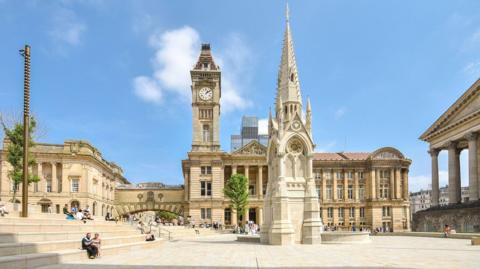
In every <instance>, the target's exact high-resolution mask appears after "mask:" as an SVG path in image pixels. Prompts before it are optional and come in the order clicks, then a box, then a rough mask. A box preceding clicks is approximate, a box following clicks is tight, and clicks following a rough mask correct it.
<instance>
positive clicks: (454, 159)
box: [448, 142, 461, 204]
mask: <svg viewBox="0 0 480 269" xmlns="http://www.w3.org/2000/svg"><path fill="white" fill-rule="evenodd" d="M460 193H461V187H460V152H459V150H458V149H457V143H456V142H450V143H449V145H448V199H449V203H450V204H456V203H458V202H461V196H460Z"/></svg>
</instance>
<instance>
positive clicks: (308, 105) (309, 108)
mask: <svg viewBox="0 0 480 269" xmlns="http://www.w3.org/2000/svg"><path fill="white" fill-rule="evenodd" d="M309 111H312V107H311V105H310V96H307V112H309Z"/></svg>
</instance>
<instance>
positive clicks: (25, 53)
mask: <svg viewBox="0 0 480 269" xmlns="http://www.w3.org/2000/svg"><path fill="white" fill-rule="evenodd" d="M20 55H22V57H23V58H24V59H25V63H24V83H23V185H22V217H24V218H26V217H28V142H29V135H28V133H29V132H28V127H29V120H30V116H29V114H30V46H29V45H25V48H24V49H22V50H20ZM14 202H15V201H14Z"/></svg>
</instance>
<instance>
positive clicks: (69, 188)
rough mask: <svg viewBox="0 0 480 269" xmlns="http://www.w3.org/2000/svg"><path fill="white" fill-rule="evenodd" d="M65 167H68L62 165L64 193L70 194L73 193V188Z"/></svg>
mask: <svg viewBox="0 0 480 269" xmlns="http://www.w3.org/2000/svg"><path fill="white" fill-rule="evenodd" d="M65 167H66V165H65V164H63V163H62V192H64V193H70V192H71V191H72V186H70V181H69V180H68V176H67V174H68V173H66V171H67V169H66V168H65Z"/></svg>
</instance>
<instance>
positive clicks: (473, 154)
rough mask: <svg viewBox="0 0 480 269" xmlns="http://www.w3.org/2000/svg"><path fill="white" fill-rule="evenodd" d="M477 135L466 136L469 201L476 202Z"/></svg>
mask: <svg viewBox="0 0 480 269" xmlns="http://www.w3.org/2000/svg"><path fill="white" fill-rule="evenodd" d="M477 137H478V135H477V133H470V134H468V135H467V139H468V181H469V184H468V185H469V189H468V190H469V199H470V201H476V200H478V155H477Z"/></svg>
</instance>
